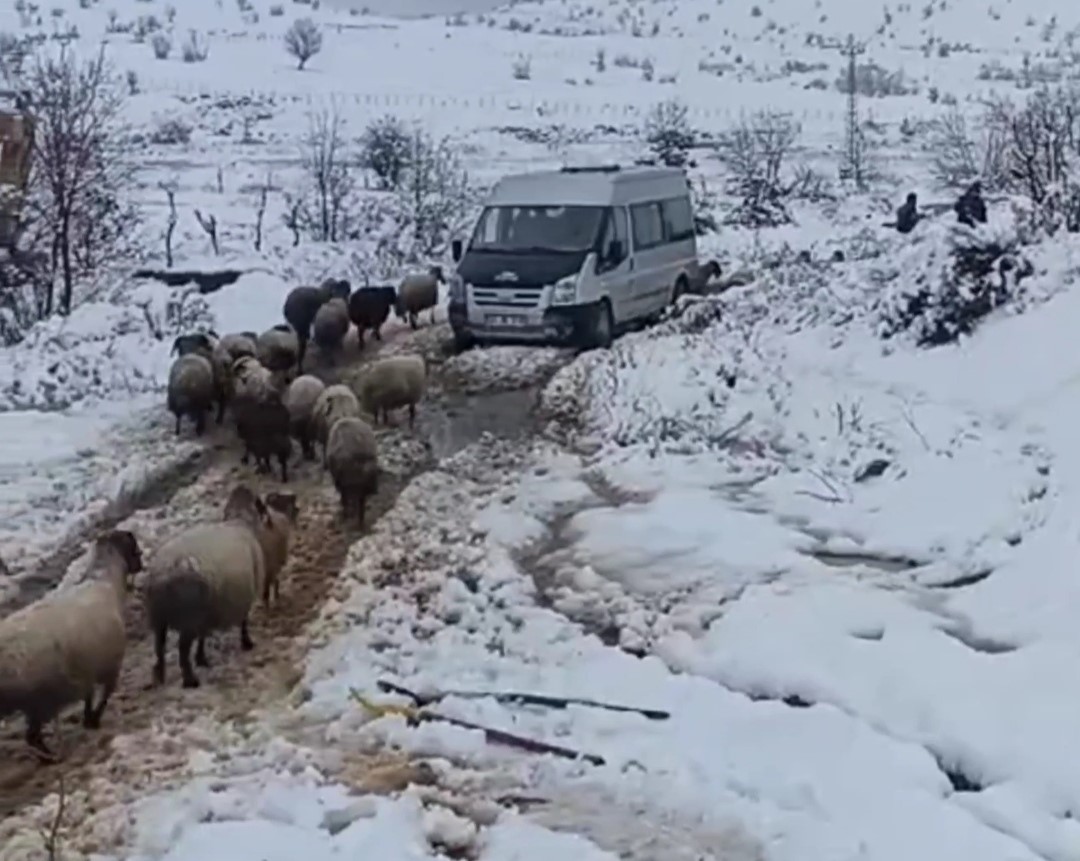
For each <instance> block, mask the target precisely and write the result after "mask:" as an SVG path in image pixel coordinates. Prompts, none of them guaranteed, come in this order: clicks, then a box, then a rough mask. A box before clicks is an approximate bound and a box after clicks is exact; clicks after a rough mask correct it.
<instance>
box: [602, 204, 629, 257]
mask: <svg viewBox="0 0 1080 861" xmlns="http://www.w3.org/2000/svg"><path fill="white" fill-rule="evenodd" d="M612 240H618V241H619V244H620V245H621V246H622V253H621V254H620V255H619V257H618V258H617V259H612V258H610V257H608V256H607V250H608V248H609V247H610V246H611V243H612ZM629 242H630V230H629V226H628V225H627V218H626V207H623V206H615V207H612V208H611V209H609V210H608V211H607V215H606V217H605V219H604V233H603V235H602V236H601V237H600V247H599V255H598V256H597V260H596V271H597V273H602V272H610V271H611V270H612V269H616V268H618V266H619V264H620V263H622V262H623V261H624V260H625V259H626V257H627V255H628V254H629V253H630V245H629Z"/></svg>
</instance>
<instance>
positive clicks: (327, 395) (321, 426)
mask: <svg viewBox="0 0 1080 861" xmlns="http://www.w3.org/2000/svg"><path fill="white" fill-rule="evenodd" d="M359 415H360V402H359V401H358V400H357V399H356V395H354V394H353V392H352V389H350V388H349V387H348V386H346V385H342V384H340V383H339V384H337V385H333V386H327V387H326V388H325V389H324V390H323V393H322V394H321V395H319V397H318V398H317V399H316V401H315V406H314V407H313V408H312V410H311V435H312V437H314V439H315V441H316V442H318V443H319V444H320V445H321V446H322V450H323V458H322V462H323V468H325V467H326V442H327V440H328V439H329V437H330V427H331V426H332V425H333V424H334V422H335V421H337V420H338V419H341V418H346V417H356V416H359Z"/></svg>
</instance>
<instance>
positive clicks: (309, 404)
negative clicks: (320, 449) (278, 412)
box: [284, 374, 326, 460]
mask: <svg viewBox="0 0 1080 861" xmlns="http://www.w3.org/2000/svg"><path fill="white" fill-rule="evenodd" d="M325 390H326V384H325V383H324V382H323V381H322V380H320V379H319V378H318V377H313V376H311V375H310V374H305V375H303V376H301V377H297V378H296V379H295V380H293V381H292V382H291V383H290V384H289V388H288V389H286V390H285V397H284V403H285V408H286V409H287V410H288V411H289V426H290V431H291V433H292V435H293V437H294V438H295V439H296V440H297V442H299V443H300V449H301V450H302V451H303V453H304V457H306V458H307V459H308V460H314V459H315V448H314V446H313V445H312V428H311V418H312V413H313V411H314V409H315V402H316V401H317V400H318V399H319V395H321V394H322V393H323V392H324V391H325Z"/></svg>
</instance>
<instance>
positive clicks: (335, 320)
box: [311, 297, 350, 356]
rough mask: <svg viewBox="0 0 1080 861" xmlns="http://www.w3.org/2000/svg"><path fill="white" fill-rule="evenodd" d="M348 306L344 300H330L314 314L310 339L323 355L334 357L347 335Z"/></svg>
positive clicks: (348, 323) (348, 322)
mask: <svg viewBox="0 0 1080 861" xmlns="http://www.w3.org/2000/svg"><path fill="white" fill-rule="evenodd" d="M349 325H350V321H349V306H348V304H347V303H346V301H345V300H344V299H341V298H338V297H335V298H333V299H330V300H329V301H327V302H326V303H325V304H323V305H322V307H320V308H319V310H318V311H316V312H315V321H314V322H313V323H312V324H311V339H312V340H313V341H314V342H315V343H316V344H318V345H319V349H320V350H321V351H322V352H323V354H324V355H327V356H333V355H336V353H337V352H338V350H340V349H341V345H342V343H344V341H345V336H346V335H347V334H349Z"/></svg>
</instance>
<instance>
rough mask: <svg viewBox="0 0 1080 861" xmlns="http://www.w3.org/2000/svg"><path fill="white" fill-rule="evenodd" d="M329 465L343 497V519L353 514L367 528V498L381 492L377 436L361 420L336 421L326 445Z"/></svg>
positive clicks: (332, 476) (342, 419)
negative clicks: (365, 521)
mask: <svg viewBox="0 0 1080 861" xmlns="http://www.w3.org/2000/svg"><path fill="white" fill-rule="evenodd" d="M326 463H327V467H328V469H329V470H330V477H331V479H333V482H334V488H335V489H336V490H337V492H338V495H339V496H340V497H341V516H342V518H343V519H346V520H347V519H348V517H349V514H350V512H351V513H353V514H354V516H355V517H356V522H357V525H358V526H363V525H364V512H365V509H366V506H367V498H368V497H369V496H371V495H372V494H374V493H375V492H376V491H377V490H378V489H379V460H378V448H377V445H376V441H375V432H374V431H373V430H372V429H371V426H370V425H369V424H368V423H367V422H366V421H364V420H363V419H361V418H356V417H353V416H349V417H345V418H339V419H337V420H336V421H335V422H334V424H333V426H332V427H331V428H330V437H329V439H328V440H327V444H326Z"/></svg>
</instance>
